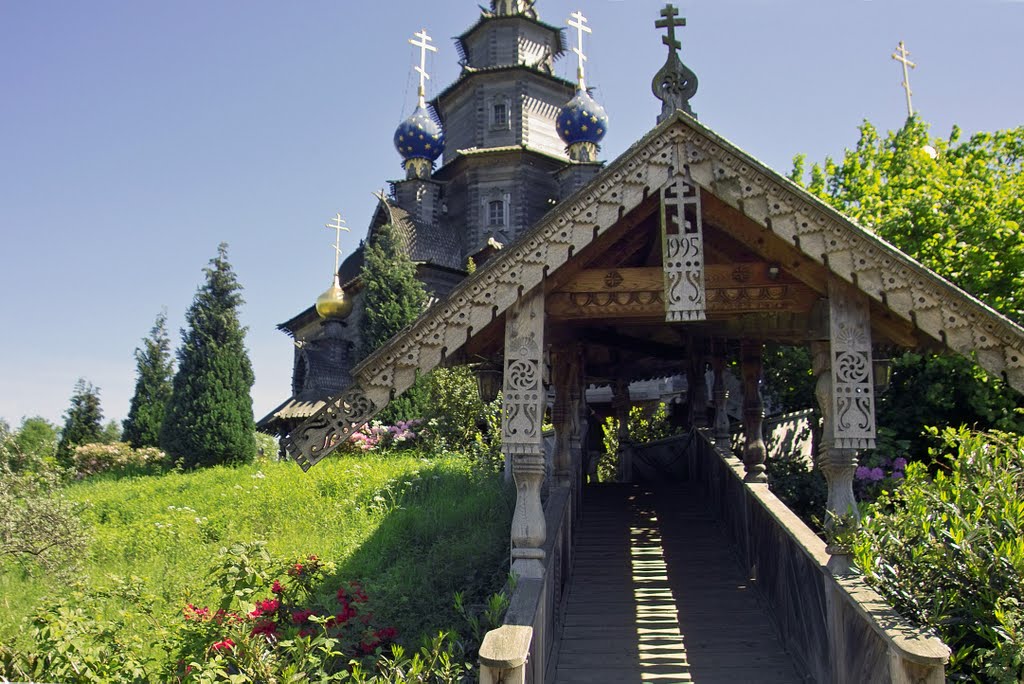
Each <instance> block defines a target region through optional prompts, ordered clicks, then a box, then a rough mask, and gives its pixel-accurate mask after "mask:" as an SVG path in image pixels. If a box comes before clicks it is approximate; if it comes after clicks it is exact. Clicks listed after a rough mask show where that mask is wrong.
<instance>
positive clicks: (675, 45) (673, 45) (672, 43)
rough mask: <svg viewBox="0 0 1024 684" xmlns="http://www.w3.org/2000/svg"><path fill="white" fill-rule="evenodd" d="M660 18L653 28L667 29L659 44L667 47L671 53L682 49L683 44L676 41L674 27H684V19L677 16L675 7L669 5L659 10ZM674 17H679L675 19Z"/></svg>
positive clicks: (677, 12) (677, 11)
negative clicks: (666, 33)
mask: <svg viewBox="0 0 1024 684" xmlns="http://www.w3.org/2000/svg"><path fill="white" fill-rule="evenodd" d="M661 16H663V17H664V19H658V20H657V21H656V22H654V28H667V29H668V35H667V36H662V37H661V42H662V43H664V44H665V45H668V48H669V50H672V51H673V52H674V51H676V50H678V49H679V48H681V47H683V44H682V43H680V42H679V41H678V40H677V39H676V27H677V26H686V18H685V17H680V16H679V10H677V9H676V8H675V5H673V4H671V3H669V4H667V5H665V8H664V9H663V10H661ZM676 17H679V18H678V19H676Z"/></svg>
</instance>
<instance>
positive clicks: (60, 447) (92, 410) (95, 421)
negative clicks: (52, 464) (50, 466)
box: [57, 378, 103, 465]
mask: <svg viewBox="0 0 1024 684" xmlns="http://www.w3.org/2000/svg"><path fill="white" fill-rule="evenodd" d="M102 438H103V410H102V409H101V408H100V391H99V389H97V388H96V387H95V386H93V384H92V383H91V382H86V381H85V378H79V379H78V382H76V383H75V391H74V394H72V395H71V406H70V408H68V410H67V413H65V414H64V429H63V430H61V433H60V442H59V443H58V444H57V460H58V461H60V462H61V463H62V464H64V465H68V464H70V462H71V455H72V453H73V452H74V450H75V447H76V446H78V445H79V444H90V443H92V442H100V441H102Z"/></svg>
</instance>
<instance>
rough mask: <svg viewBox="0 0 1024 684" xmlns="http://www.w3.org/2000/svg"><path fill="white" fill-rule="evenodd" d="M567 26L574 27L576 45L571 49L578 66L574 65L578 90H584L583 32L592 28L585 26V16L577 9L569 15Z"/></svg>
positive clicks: (584, 56)
mask: <svg viewBox="0 0 1024 684" xmlns="http://www.w3.org/2000/svg"><path fill="white" fill-rule="evenodd" d="M569 26H571V27H572V28H574V29H576V47H574V48H573V49H572V51H573V52H575V53H576V57H577V58H578V60H577V62H578V64H579V66H577V67H576V79H577V81H578V83H579V89H580V90H586V89H587V86H586V83H585V81H584V77H583V64H584V62H586V61H587V56H586V55H585V54H583V34H584V33H593V30H592V29H591V28H590V27H589V26H587V18H586V17H585V16H583V13H582V12H580V11H579V10H577V11H575V12H573V13H572V14H571V15H569Z"/></svg>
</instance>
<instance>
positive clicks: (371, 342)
mask: <svg viewBox="0 0 1024 684" xmlns="http://www.w3.org/2000/svg"><path fill="white" fill-rule="evenodd" d="M364 250H365V252H364V257H363V270H362V273H361V279H362V281H363V316H362V318H361V319H360V328H359V338H360V349H359V351H360V353H359V357H360V358H366V356H367V355H368V354H370V352H372V351H374V350H375V349H377V348H378V347H380V346H381V345H382V344H384V343H385V342H387V341H388V340H389V339H391V337H393V336H394V335H395V333H397V332H398V331H399V330H401V329H402V328H404V327H405V326H407V325H409V324H410V323H412V322H413V321H414V320H416V317H417V316H419V315H420V314H421V313H423V309H424V307H425V306H426V303H427V293H426V290H424V289H423V283H421V282H420V281H419V280H417V279H416V265H415V264H414V263H413V262H412V259H410V258H409V255H408V253H407V252H406V251H405V250H404V249H402V248H401V246H400V245H399V242H398V237H397V236H396V235H395V230H394V228H393V227H392V226H391V225H389V224H384V225H382V226H380V227H379V228H378V229H377V230H376V231H374V234H373V236H372V239H370V240H368V241H367V244H366V245H365V247H364ZM423 384H424V383H423V382H417V383H416V385H414V386H413V387H411V388H409V389H408V390H406V392H405V393H404V394H403V395H402V396H401V397H399V398H398V399H397V400H396V401H393V402H391V403H390V404H389V405H388V407H387V409H386V410H385V411H384V412H383V413H382V414H381V420H383V421H385V422H394V421H395V420H399V419H406V420H407V419H410V418H421V417H422V415H423V412H424V409H425V408H426V402H427V396H426V395H427V392H426V389H425V388H424V387H423Z"/></svg>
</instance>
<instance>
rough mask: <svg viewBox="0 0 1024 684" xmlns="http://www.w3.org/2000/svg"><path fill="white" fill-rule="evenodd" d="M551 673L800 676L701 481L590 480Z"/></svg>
mask: <svg viewBox="0 0 1024 684" xmlns="http://www.w3.org/2000/svg"><path fill="white" fill-rule="evenodd" d="M584 502H585V503H584V510H583V521H582V524H581V527H580V531H579V537H578V541H577V546H576V560H575V569H574V571H573V576H572V582H571V586H570V589H569V596H568V601H567V607H566V613H565V621H564V627H563V630H562V635H561V640H560V642H559V644H558V648H557V653H556V658H557V665H556V668H557V669H556V671H555V682H556V683H558V684H577V683H579V684H582V683H583V682H588V683H595V684H596V683H600V682H616V683H622V684H631V683H633V682H695V683H697V684H719V683H728V684H741V683H743V682H757V683H762V682H763V683H764V684H776V683H782V682H785V683H790V682H803V681H804V678H803V677H801V676H800V675H799V674H798V672H797V670H796V668H795V667H794V665H793V662H792V660H791V659H790V657H789V655H788V654H787V653H786V652H785V651H784V650H783V648H782V645H781V644H780V642H779V640H778V638H777V637H776V632H775V629H774V628H773V626H772V623H771V621H770V619H769V616H768V614H767V612H766V610H765V608H764V607H763V605H762V602H761V600H760V597H759V595H758V592H757V590H756V589H755V588H754V587H752V586H751V583H750V582H749V580H748V579H747V578H746V576H745V574H744V572H743V571H742V569H741V568H740V566H739V563H738V562H737V561H736V558H735V556H734V554H733V551H732V549H731V548H730V546H729V542H728V541H727V539H726V537H725V536H724V535H723V534H722V532H721V531H720V530H719V527H718V523H717V521H716V519H715V518H714V516H713V515H712V514H711V512H710V510H709V508H708V506H707V505H706V504H705V502H704V499H703V497H702V496H701V494H700V492H699V490H698V489H696V488H695V487H693V486H690V485H673V486H663V487H658V488H651V487H647V486H637V485H598V486H593V487H588V488H586V489H585V490H584Z"/></svg>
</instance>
